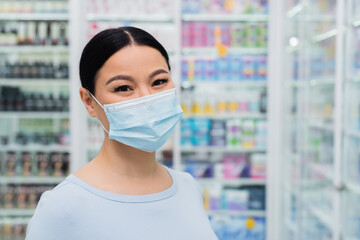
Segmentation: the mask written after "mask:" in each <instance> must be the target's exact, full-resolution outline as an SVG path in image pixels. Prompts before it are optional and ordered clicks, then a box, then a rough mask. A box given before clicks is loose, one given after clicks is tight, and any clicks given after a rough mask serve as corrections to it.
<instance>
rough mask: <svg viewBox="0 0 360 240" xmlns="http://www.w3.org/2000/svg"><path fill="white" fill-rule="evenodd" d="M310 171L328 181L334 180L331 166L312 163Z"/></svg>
mask: <svg viewBox="0 0 360 240" xmlns="http://www.w3.org/2000/svg"><path fill="white" fill-rule="evenodd" d="M310 169H311V171H312V172H314V173H316V174H317V175H319V176H322V177H324V178H325V179H327V180H330V181H332V180H333V178H334V171H333V167H332V165H330V164H319V163H311V164H310Z"/></svg>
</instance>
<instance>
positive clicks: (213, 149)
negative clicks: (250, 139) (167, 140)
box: [181, 146, 266, 153]
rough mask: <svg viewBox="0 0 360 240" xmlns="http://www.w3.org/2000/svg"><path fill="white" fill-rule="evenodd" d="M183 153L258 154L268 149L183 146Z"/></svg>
mask: <svg viewBox="0 0 360 240" xmlns="http://www.w3.org/2000/svg"><path fill="white" fill-rule="evenodd" d="M181 151H182V152H203V153H204V152H205V153H206V152H213V153H256V152H266V148H241V147H216V146H183V147H182V148H181Z"/></svg>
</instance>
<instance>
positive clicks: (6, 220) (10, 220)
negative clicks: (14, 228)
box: [0, 216, 31, 225]
mask: <svg viewBox="0 0 360 240" xmlns="http://www.w3.org/2000/svg"><path fill="white" fill-rule="evenodd" d="M30 220H31V217H30V216H27V217H21V218H20V217H17V218H9V217H7V216H4V218H0V225H5V224H10V225H14V224H23V225H27V224H28V223H29V222H30Z"/></svg>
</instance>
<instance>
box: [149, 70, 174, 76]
mask: <svg viewBox="0 0 360 240" xmlns="http://www.w3.org/2000/svg"><path fill="white" fill-rule="evenodd" d="M161 73H169V72H168V71H166V70H164V69H158V70H155V71H154V72H152V73H151V74H150V76H149V78H153V77H155V76H156V75H158V74H161Z"/></svg>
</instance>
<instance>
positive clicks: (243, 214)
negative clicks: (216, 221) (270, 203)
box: [207, 210, 266, 218]
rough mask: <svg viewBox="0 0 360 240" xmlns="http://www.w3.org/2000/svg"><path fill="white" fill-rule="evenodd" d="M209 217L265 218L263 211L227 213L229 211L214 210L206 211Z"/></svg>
mask: <svg viewBox="0 0 360 240" xmlns="http://www.w3.org/2000/svg"><path fill="white" fill-rule="evenodd" d="M207 214H208V215H209V216H218V215H220V216H230V217H240V216H241V217H263V218H265V217H266V212H265V211H251V210H249V211H229V210H215V211H207Z"/></svg>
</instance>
